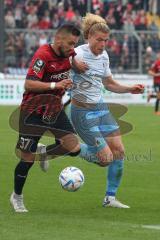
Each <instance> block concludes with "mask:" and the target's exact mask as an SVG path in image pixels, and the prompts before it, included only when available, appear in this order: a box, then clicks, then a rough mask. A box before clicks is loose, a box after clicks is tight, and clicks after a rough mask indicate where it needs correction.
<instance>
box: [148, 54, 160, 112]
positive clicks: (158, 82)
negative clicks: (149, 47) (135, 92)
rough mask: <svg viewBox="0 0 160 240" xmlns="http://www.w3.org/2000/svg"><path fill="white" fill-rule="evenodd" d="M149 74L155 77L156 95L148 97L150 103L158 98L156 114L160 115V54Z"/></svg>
mask: <svg viewBox="0 0 160 240" xmlns="http://www.w3.org/2000/svg"><path fill="white" fill-rule="evenodd" d="M148 73H149V74H150V75H151V76H152V77H153V82H154V90H155V92H156V95H155V94H150V95H149V96H148V101H149V100H150V98H156V102H155V114H156V115H160V112H159V101H160V52H159V53H158V54H157V60H156V61H155V62H154V63H153V65H152V67H151V68H150V70H149V71H148Z"/></svg>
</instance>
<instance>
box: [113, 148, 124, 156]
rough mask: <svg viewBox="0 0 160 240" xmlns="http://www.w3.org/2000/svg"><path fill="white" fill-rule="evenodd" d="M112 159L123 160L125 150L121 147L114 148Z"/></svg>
mask: <svg viewBox="0 0 160 240" xmlns="http://www.w3.org/2000/svg"><path fill="white" fill-rule="evenodd" d="M112 153H113V158H114V159H123V158H124V156H125V150H124V147H123V146H120V147H118V148H115V149H113V150H112Z"/></svg>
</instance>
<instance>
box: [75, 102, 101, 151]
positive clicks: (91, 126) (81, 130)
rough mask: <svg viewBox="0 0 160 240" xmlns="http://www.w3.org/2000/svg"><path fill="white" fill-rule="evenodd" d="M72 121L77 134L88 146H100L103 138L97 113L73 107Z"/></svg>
mask: <svg viewBox="0 0 160 240" xmlns="http://www.w3.org/2000/svg"><path fill="white" fill-rule="evenodd" d="M71 119H72V123H73V125H74V128H75V130H76V132H77V134H78V135H79V136H80V138H81V139H82V140H83V141H84V142H85V143H86V144H88V145H89V146H92V147H93V146H95V147H96V146H97V145H99V144H100V142H101V141H102V140H103V136H102V134H101V132H100V130H99V117H97V113H96V111H94V110H90V109H85V108H80V107H77V106H75V105H71Z"/></svg>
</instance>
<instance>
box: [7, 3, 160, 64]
mask: <svg viewBox="0 0 160 240" xmlns="http://www.w3.org/2000/svg"><path fill="white" fill-rule="evenodd" d="M159 2H160V1H157V0H155V1H148V0H136V1H134V0H125V1H124V0H123V1H122V0H119V1H102V0H92V1H91V3H92V4H91V11H92V12H94V13H96V14H97V15H100V16H103V17H104V18H105V19H106V20H107V23H108V25H109V26H110V27H111V28H112V29H113V30H114V29H116V30H124V31H126V32H127V34H128V35H129V37H131V36H132V35H133V37H132V38H130V39H129V41H130V43H131V44H130V46H129V52H128V54H129V56H133V61H132V64H131V65H130V68H133V67H134V66H135V65H137V64H138V62H137V63H136V64H135V63H134V61H135V60H137V59H138V49H137V45H138V44H140V43H137V42H136V41H137V40H136V39H137V37H135V34H134V29H135V30H138V31H144V30H145V31H147V30H151V31H157V32H158V30H159V29H160V18H159V16H158V15H156V14H158V11H159V10H158V9H159V5H160V3H159ZM86 11H87V1H86V0H77V1H74V0H64V1H58V0H54V1H53V0H49V1H46V0H36V1H33V0H27V1H24V0H14V1H12V0H6V1H5V27H6V28H7V29H14V28H15V27H16V28H23V29H24V30H25V34H24V48H25V47H26V46H25V35H26V34H27V31H28V30H27V28H30V29H33V32H34V29H39V30H41V29H43V30H49V29H57V28H58V27H60V26H61V25H62V24H64V23H67V22H73V23H77V24H78V25H79V24H80V22H81V18H82V17H83V16H84V15H85V13H86ZM147 11H148V12H147ZM151 14H152V15H151ZM7 31H8V30H7ZM16 34H17V30H16V32H15V35H16ZM34 34H35V37H36V39H37V41H38V38H39V33H38V32H34ZM47 34H48V35H50V33H47ZM136 34H137V36H138V35H139V36H140V38H141V36H142V35H143V33H140V32H138V33H136ZM123 35H124V34H123ZM7 36H8V35H7ZM143 36H145V38H143V37H142V38H141V40H142V52H140V53H139V54H140V55H142V54H143V55H144V52H145V49H146V47H148V46H151V47H152V49H153V50H154V51H159V44H160V39H159V35H158V34H157V36H156V34H155V35H154V34H151V33H150V35H149V33H148V34H147V32H146V33H144V35H143ZM14 38H15V37H14ZM116 38H117V37H116ZM120 38H121V37H120ZM48 39H49V36H48ZM117 39H118V38H117ZM148 39H149V41H148ZM119 41H121V43H122V39H120V40H119ZM121 45H122V44H121ZM34 47H36V45H34ZM139 49H140V48H139ZM133 51H135V52H133ZM125 52H126V51H125ZM5 55H6V57H8V53H6V54H5ZM27 55H28V56H30V54H27ZM131 60H132V58H131ZM118 61H119V64H121V61H120V60H118ZM27 62H29V59H28V60H27ZM111 64H112V63H111ZM15 67H18V62H16V63H15ZM121 67H122V66H121Z"/></svg>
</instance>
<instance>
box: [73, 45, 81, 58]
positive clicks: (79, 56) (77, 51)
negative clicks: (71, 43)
mask: <svg viewBox="0 0 160 240" xmlns="http://www.w3.org/2000/svg"><path fill="white" fill-rule="evenodd" d="M74 58H75V60H77V61H83V50H82V49H81V48H80V47H77V48H75V56H74Z"/></svg>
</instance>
